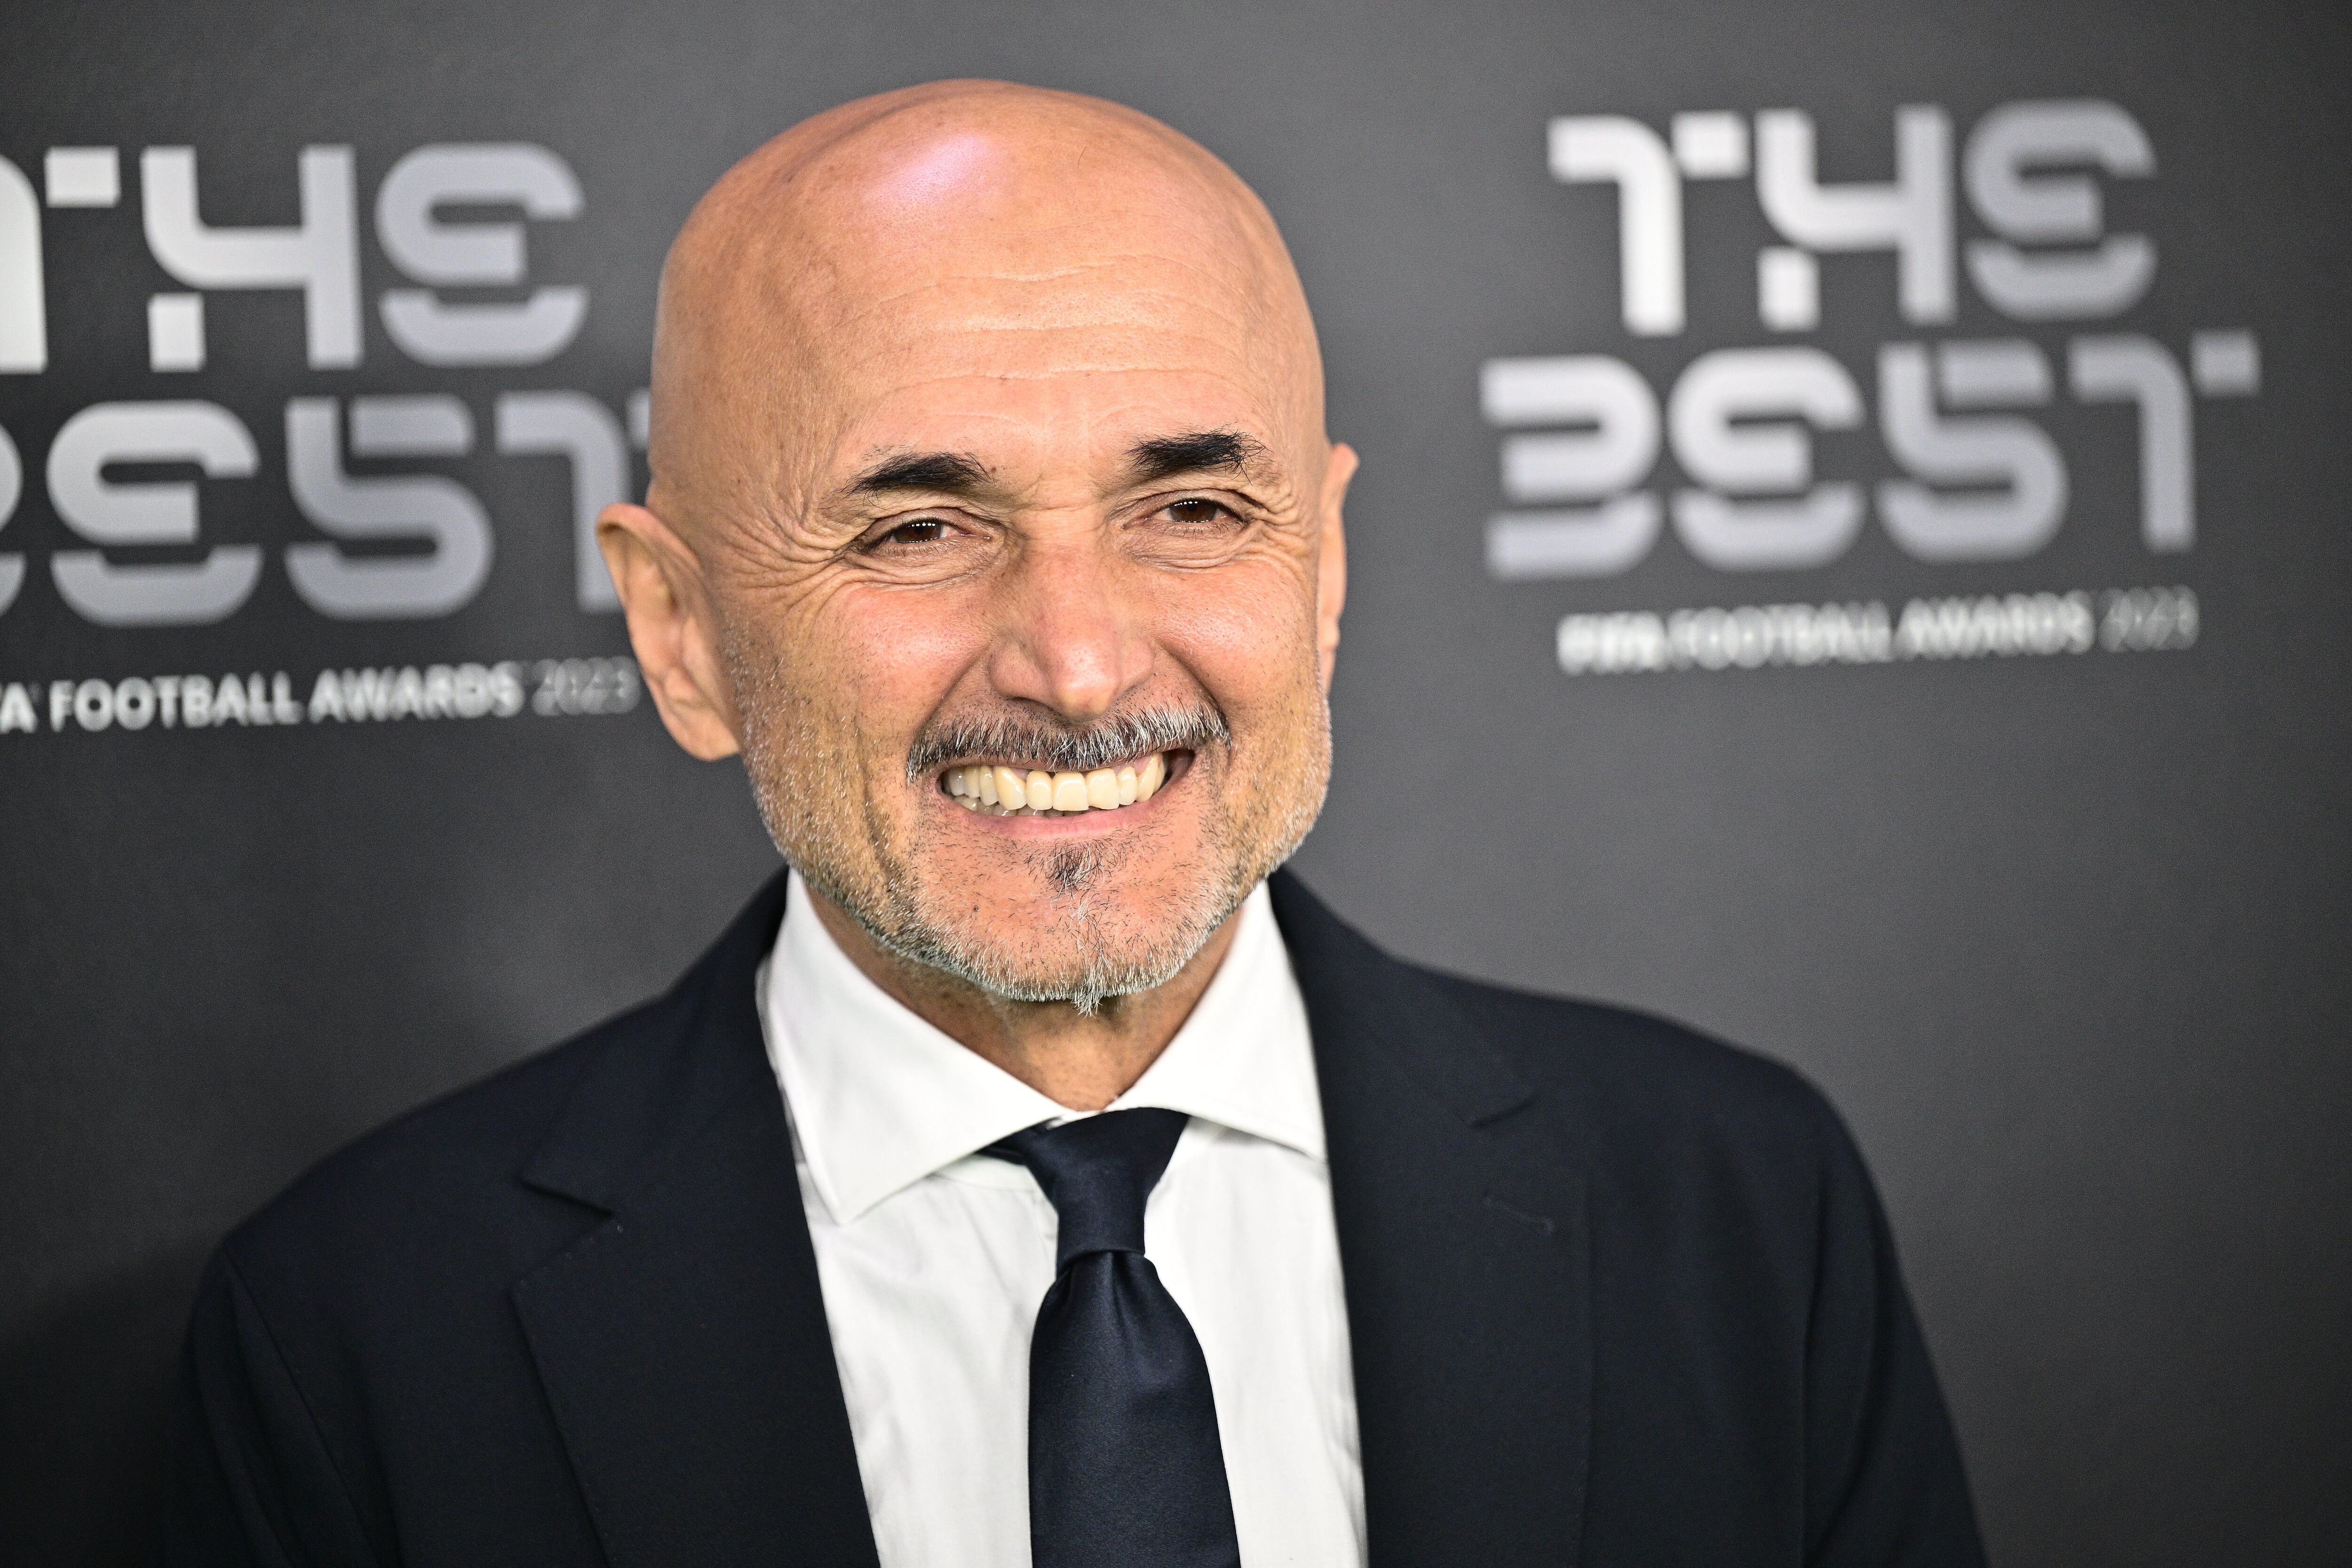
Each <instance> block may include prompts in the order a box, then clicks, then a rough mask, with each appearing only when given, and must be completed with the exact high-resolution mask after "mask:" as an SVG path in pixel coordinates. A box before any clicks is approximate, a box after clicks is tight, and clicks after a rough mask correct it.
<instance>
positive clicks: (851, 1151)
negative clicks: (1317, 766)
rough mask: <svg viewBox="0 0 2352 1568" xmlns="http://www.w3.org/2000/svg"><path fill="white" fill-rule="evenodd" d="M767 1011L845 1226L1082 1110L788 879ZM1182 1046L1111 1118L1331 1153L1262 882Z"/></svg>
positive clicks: (829, 1198) (803, 1134)
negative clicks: (992, 1054)
mask: <svg viewBox="0 0 2352 1568" xmlns="http://www.w3.org/2000/svg"><path fill="white" fill-rule="evenodd" d="M787 900H788V901H787V904H786V908H785V913H784V922H783V926H782V930H781V931H778V933H777V936H776V945H775V948H774V950H773V952H772V953H771V954H770V955H769V959H768V962H767V963H766V964H765V965H763V966H762V974H761V1008H760V1011H761V1021H762V1023H763V1024H764V1025H765V1026H766V1030H767V1037H768V1039H767V1043H768V1057H769V1060H770V1062H771V1063H772V1065H773V1067H774V1068H775V1072H776V1079H777V1081H778V1082H779V1083H780V1084H781V1085H782V1089H783V1093H784V1100H785V1103H786V1104H787V1106H788V1107H789V1108H790V1110H791V1112H792V1118H793V1133H794V1135H795V1137H796V1139H797V1140H798V1142H799V1145H800V1151H801V1158H802V1159H803V1161H804V1162H805V1163H806V1164H807V1166H808V1171H809V1176H810V1179H811V1180H812V1181H813V1182H814V1184H815V1187H816V1190H817V1194H818V1195H819V1196H820V1197H821V1198H823V1199H824V1205H825V1208H826V1210H827V1212H829V1213H830V1214H831V1215H833V1218H834V1221H835V1224H839V1225H848V1224H850V1223H852V1222H854V1221H856V1219H857V1218H858V1217H859V1216H861V1215H864V1214H865V1213H866V1211H867V1210H869V1209H871V1208H873V1207H874V1205H877V1204H878V1203H880V1202H882V1201H883V1200H884V1199H885V1198H887V1197H889V1196H890V1195H891V1194H894V1193H897V1192H899V1191H901V1190H902V1189H904V1188H906V1187H908V1186H911V1185H913V1184H915V1183H916V1182H919V1181H920V1180H922V1179H923V1178H924V1177H925V1176H928V1175H930V1174H931V1173H934V1172H936V1171H939V1170H941V1169H943V1168H945V1167H946V1166H949V1165H951V1164H953V1163H955V1162H956V1161H958V1160H960V1159H961V1158H963V1157H964V1156H966V1155H968V1154H971V1153H973V1152H977V1151H979V1150H982V1149H984V1148H986V1147H988V1145H990V1144H991V1143H993V1142H997V1141H998V1140H999V1139H1001V1138H1003V1137H1005V1136H1006V1135H1008V1134H1010V1133H1013V1132H1017V1131H1020V1130H1021V1129H1023V1128H1024V1127H1034V1126H1035V1125H1036V1124H1037V1123H1038V1122H1040V1121H1067V1120H1069V1119H1070V1117H1071V1116H1072V1115H1073V1114H1074V1113H1073V1112H1072V1111H1070V1110H1067V1109H1066V1107H1063V1106H1061V1105H1057V1104H1055V1102H1054V1101H1053V1100H1048V1099H1047V1098H1046V1097H1045V1096H1044V1095H1042V1094H1040V1093H1038V1092H1037V1091H1036V1090H1035V1089H1031V1088H1030V1087H1029V1086H1028V1085H1026V1084H1024V1083H1023V1082H1022V1081H1021V1080H1020V1079H1016V1078H1014V1077H1013V1075H1012V1074H1010V1073H1008V1072H1006V1071H1004V1070H1003V1068H998V1067H995V1066H993V1065H992V1064H991V1063H989V1062H987V1061H985V1060H983V1059H982V1058H981V1057H979V1056H978V1055H976V1054H974V1053H973V1052H971V1051H970V1050H967V1049H966V1048H965V1047H962V1046H961V1045H959V1044H957V1043H956V1042H955V1041H954V1040H953V1039H951V1038H950V1037H948V1036H947V1035H945V1034H943V1033H941V1032H940V1030H938V1029H936V1028H934V1027H932V1026H930V1025H929V1024H928V1023H926V1022H924V1021H923V1019H921V1018H920V1017H919V1016H916V1014H915V1013H914V1012H913V1011H911V1010H910V1009H908V1007H906V1006H904V1005H901V1004H900V1003H899V1002H898V1001H897V1000H895V999H894V998H892V997H891V996H890V995H889V994H887V993H886V992H885V991H884V990H883V989H882V988H881V987H880V986H878V985H877V984H874V982H873V981H871V980H869V979H867V978H866V974H865V973H864V972H863V971H861V970H860V969H859V968H858V967H857V965H856V963H854V962H853V961H852V960H851V959H850V957H849V955H848V954H847V953H846V952H843V951H842V950H841V946H840V944H839V943H838V942H835V941H834V940H833V933H832V932H830V931H827V930H825V928H824V922H823V921H820V920H818V919H817V918H816V913H815V911H814V910H813V909H811V908H810V905H809V893H808V889H807V887H806V886H805V885H804V884H803V882H802V881H801V879H800V875H799V873H797V872H795V873H793V877H792V884H791V888H790V889H789V891H788V894H787ZM1234 921H1236V922H1238V923H1237V925H1236V928H1235V930H1234V940H1233V943H1232V945H1231V946H1230V947H1228V948H1227V949H1226V951H1225V957H1224V962H1223V963H1221V964H1220V965H1218V968H1217V973H1216V974H1215V975H1214V977H1213V978H1212V979H1211V980H1210V982H1209V984H1208V987H1207V988H1206V989H1205V990H1204V991H1202V994H1201V999H1200V1001H1199V1002H1197V1003H1195V1004H1194V1005H1193V1007H1192V1016H1190V1017H1188V1018H1186V1019H1185V1020H1184V1024H1183V1026H1182V1027H1181V1028H1180V1029H1178V1030H1177V1032H1176V1037H1175V1038H1174V1039H1172V1040H1171V1041H1170V1042H1169V1043H1168V1048H1167V1049H1166V1050H1164V1051H1162V1052H1161V1053H1160V1057H1159V1058H1158V1059H1157V1060H1155V1061H1154V1062H1153V1063H1152V1064H1151V1066H1150V1068H1147V1069H1145V1071H1144V1074H1143V1076H1142V1077H1141V1078H1139V1079H1137V1080H1136V1081H1135V1084H1134V1085H1133V1087H1131V1088H1130V1089H1128V1091H1127V1092H1126V1093H1125V1094H1123V1095H1121V1096H1119V1098H1118V1099H1117V1100H1113V1101H1112V1102H1111V1109H1112V1110H1130V1109H1133V1108H1135V1107H1139V1106H1157V1107H1160V1108H1162V1109H1165V1110H1181V1111H1183V1112H1185V1113H1186V1114H1187V1115H1190V1116H1193V1117H1196V1118H1199V1119H1202V1120H1203V1121H1213V1122H1216V1123H1218V1124H1219V1125H1221V1126H1224V1127H1229V1128H1232V1129H1233V1130H1234V1131H1237V1132H1244V1133H1248V1134H1250V1135H1252V1136H1255V1137H1258V1138H1265V1139H1268V1140H1271V1141H1273V1142H1277V1143H1281V1144H1284V1145H1286V1146H1287V1147H1289V1148H1292V1149H1295V1150H1297V1151H1298V1152H1300V1153H1302V1154H1305V1155H1307V1156H1308V1157H1309V1158H1311V1159H1316V1160H1321V1159H1322V1158H1323V1157H1324V1142H1323V1112H1322V1103H1321V1100H1319V1098H1318V1094H1317V1090H1316V1083H1315V1058H1314V1051H1313V1048H1312V1046H1311V1044H1310V1040H1309V1037H1308V1035H1307V1007H1306V1004H1305V1002H1304V1000H1303V999H1302V998H1301V997H1300V995H1299V994H1298V983H1297V978H1296V977H1295V976H1294V975H1293V974H1292V973H1291V968H1290V955H1289V953H1288V952H1287V951H1286V950H1285V948H1284V947H1283V945H1282V933H1281V931H1280V929H1279V928H1278V927H1277V926H1276V923H1275V920H1274V908H1273V904H1272V901H1271V900H1269V899H1268V897H1267V895H1266V890H1265V885H1264V884H1262V883H1261V884H1260V885H1259V886H1258V887H1257V889H1255V890H1254V891H1253V892H1252V893H1251V894H1250V896H1249V897H1248V898H1247V899H1245V900H1243V903H1242V907H1241V908H1240V909H1239V910H1236V911H1235V912H1234Z"/></svg>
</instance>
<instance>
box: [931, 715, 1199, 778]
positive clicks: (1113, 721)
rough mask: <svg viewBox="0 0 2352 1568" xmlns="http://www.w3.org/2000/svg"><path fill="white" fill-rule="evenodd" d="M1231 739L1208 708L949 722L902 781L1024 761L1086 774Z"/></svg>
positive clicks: (938, 727) (935, 730)
mask: <svg viewBox="0 0 2352 1568" xmlns="http://www.w3.org/2000/svg"><path fill="white" fill-rule="evenodd" d="M1232 740H1233V731H1231V730H1230V729H1228V728H1227V727H1226V725H1225V717H1224V715H1223V714H1222V713H1220V712H1218V711H1217V710H1215V709H1213V708H1146V709H1142V710H1138V711H1136V712H1133V713H1122V714H1115V715H1113V716H1111V717H1109V718H1105V719H1097V720H1096V721H1094V722H1093V723H1090V724H1083V725H1077V726H1067V725H1056V724H1047V723H1040V722H1037V721H1032V720H1024V719H1013V718H998V719H950V720H948V721H944V722H942V723H940V724H938V725H935V726H934V727H932V728H930V729H929V730H926V731H924V732H923V733H922V734H921V735H919V736H918V737H917V738H916V741H915V743H914V745H913V747H912V748H911V749H909V750H908V752H907V782H908V784H920V783H921V782H922V781H923V779H924V778H925V776H927V775H928V774H929V773H932V772H934V771H936V770H937V769H939V768H941V767H944V766H945V765H947V764H948V763H962V762H1002V763H1015V762H1018V763H1027V764H1029V765H1030V766H1031V767H1034V768H1036V769H1038V770H1040V771H1042V772H1045V773H1092V772H1093V771H1094V770H1095V769H1097V768H1105V767H1109V766H1110V765H1111V764H1112V763H1123V762H1126V761H1128V760H1129V758H1132V757H1137V756H1140V755H1143V754H1144V753H1146V752H1178V751H1188V752H1197V751H1200V750H1202V748H1204V747H1207V746H1211V745H1224V744H1227V743H1229V742H1231V741H1232Z"/></svg>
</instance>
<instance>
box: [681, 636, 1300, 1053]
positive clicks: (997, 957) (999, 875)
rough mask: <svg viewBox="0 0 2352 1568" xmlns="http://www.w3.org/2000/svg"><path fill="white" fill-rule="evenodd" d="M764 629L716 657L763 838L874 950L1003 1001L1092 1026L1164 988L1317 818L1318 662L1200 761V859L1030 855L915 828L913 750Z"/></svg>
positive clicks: (1032, 851)
mask: <svg viewBox="0 0 2352 1568" xmlns="http://www.w3.org/2000/svg"><path fill="white" fill-rule="evenodd" d="M730 631H736V628H735V627H733V626H731V625H730ZM759 631H760V628H757V627H756V626H753V627H744V628H742V629H741V631H740V632H737V635H732V636H729V637H724V638H722V651H723V655H724V658H725V659H726V662H727V666H728V669H729V673H730V679H731V680H732V682H733V685H734V694H735V700H736V707H737V712H738V714H739V715H740V723H741V725H742V731H743V735H742V741H743V757H744V765H745V768H746V771H747V772H748V773H749V774H750V779H751V786H752V790H753V794H754V796H755V798H756V800H757V802H758V805H759V808H760V813H761V818H762V820H763V821H764V823H765V824H766V826H767V829H768V834H769V837H771V838H772V840H773V841H774V842H775V844H776V847H777V848H778V849H779V850H781V851H782V854H783V856H784V858H786V859H787V860H788V861H789V862H791V864H792V865H793V867H794V868H796V869H797V870H798V871H799V872H800V873H801V875H802V876H803V878H804V879H806V880H807V881H808V882H809V884H810V885H811V886H812V887H813V888H814V889H816V890H817V891H819V892H821V893H823V894H824V895H825V896H826V897H827V898H829V899H831V900H833V901H834V902H835V904H836V905H838V906H839V907H840V908H841V909H842V910H845V912H846V913H847V914H849V915H850V917H851V918H852V919H854V920H856V921H857V923H858V924H859V925H860V926H862V927H863V928H864V929H865V930H866V931H867V932H868V933H869V934H870V935H872V936H873V937H874V939H875V940H876V941H877V942H879V943H880V944H881V945H882V946H884V947H885V948H887V949H888V950H890V951H892V952H897V953H898V954H899V955H900V956H902V957H905V958H908V959H911V960H914V961H916V962H919V963H925V964H929V965H930V966H932V967H935V968H938V969H941V970H944V971H946V972H947V973H951V974H955V975H957V976H959V977H961V978H962V979H964V980H966V981H968V982H970V983H971V984H976V985H978V986H980V987H981V988H982V989H983V990H985V991H988V992H991V993H992V994H998V995H1003V996H1011V997H1014V998H1017V999H1021V1000H1027V1001H1047V1000H1068V1001H1071V1002H1074V1003H1076V1005H1079V1006H1080V1007H1081V1008H1087V1009H1090V1008H1091V1007H1092V1006H1093V1005H1096V1003H1097V1002H1098V1001H1099V1000H1100V999H1101V998H1103V997H1106V996H1111V995H1118V994H1128V993H1130V992H1134V991H1139V990H1144V989H1149V988H1150V987H1151V986H1155V985H1158V984H1162V983H1164V982H1165V981H1166V980H1167V979H1168V978H1170V977H1171V976H1172V975H1173V974H1174V973H1176V972H1177V971H1178V970H1179V969H1181V967H1182V966H1183V964H1184V963H1188V962H1189V961H1190V960H1191V958H1192V955H1193V954H1194V953H1195V952H1198V951H1199V949H1200V947H1201V944H1202V943H1203V942H1206V941H1207V940H1208V938H1209V937H1210V936H1211V935H1212V934H1213V932H1214V931H1215V930H1216V929H1217V927H1218V926H1219V925H1220V924H1221V923H1222V922H1223V921H1224V919H1225V918H1226V917H1227V916H1228V915H1230V914H1231V913H1232V912H1233V910H1234V908H1235V907H1237V906H1238V905H1239V903H1240V901H1241V900H1242V899H1243V898H1244V897H1245V896H1247V894H1248V892H1249V890H1250V889H1252V888H1254V887H1255V886H1256V885H1257V882H1258V881H1259V880H1260V879H1262V878H1263V877H1264V876H1265V874H1266V873H1267V872H1268V871H1270V870H1272V869H1273V868H1274V867H1275V866H1276V865H1278V864H1280V863H1281V861H1282V860H1283V859H1284V858H1286V857H1287V856H1288V855H1289V853H1290V852H1291V851H1292V850H1293V849H1295V848H1296V847H1297V844H1298V842H1299V840H1300V839H1301V838H1303V837H1305V836H1306V833H1307V828H1308V827H1310V826H1312V825H1313V823H1314V820H1315V817H1316V816H1317V814H1318V812H1319V810H1320V808H1321V805H1322V801H1323V794H1324V787H1325V784H1326V783H1327V782H1328V774H1329V761H1330V746H1329V721H1328V709H1327V707H1326V705H1325V704H1324V701H1323V699H1322V689H1321V685H1320V682H1319V680H1318V679H1317V671H1316V667H1315V663H1314V660H1313V658H1312V652H1311V649H1307V650H1306V651H1305V652H1303V653H1302V652H1301V651H1300V650H1297V649H1293V648H1285V649H1283V650H1282V657H1283V658H1285V659H1286V662H1296V663H1297V666H1298V668H1297V671H1296V672H1295V675H1296V678H1295V679H1291V680H1289V681H1286V682H1283V683H1282V684H1281V687H1280V689H1279V690H1278V691H1276V692H1269V693H1267V694H1266V698H1267V700H1265V701H1264V702H1263V704H1262V705H1261V706H1260V707H1259V709H1258V710H1257V711H1256V712H1255V714H1254V715H1252V716H1251V717H1250V721H1248V722H1246V723H1245V724H1244V725H1243V726H1242V727H1241V729H1240V731H1239V732H1237V733H1235V734H1234V737H1233V742H1232V744H1231V745H1229V746H1223V745H1221V746H1216V747H1213V748H1211V749H1210V750H1208V751H1205V752H1196V755H1195V762H1194V766H1195V767H1196V768H1199V769H1200V770H1201V773H1200V776H1199V777H1197V778H1195V779H1193V780H1192V789H1193V790H1194V791H1195V792H1197V793H1196V794H1195V795H1194V798H1193V799H1192V802H1191V803H1190V806H1189V810H1188V813H1187V815H1188V816H1189V817H1190V819H1191V821H1192V825H1193V826H1192V831H1191V832H1190V833H1188V834H1186V835H1185V837H1187V838H1188V839H1189V840H1190V842H1188V843H1185V844H1182V845H1181V846H1180V845H1177V844H1174V843H1172V842H1171V838H1172V837H1173V836H1174V834H1175V833H1177V832H1178V831H1180V830H1179V829H1178V828H1177V827H1176V826H1175V823H1176V821H1177V820H1180V819H1171V820H1169V821H1167V822H1164V823H1163V822H1156V821H1154V820H1153V819H1151V818H1149V817H1145V818H1139V819H1138V820H1137V821H1136V822H1135V823H1134V825H1133V826H1132V827H1129V828H1124V829H1122V830H1121V831H1119V832H1118V833H1116V834H1114V835H1111V836H1108V837H1101V838H1094V839H1089V840H1087V841H1083V842H1079V843H1067V842H1064V843H1054V842H1050V841H1048V842H1030V843H1020V842H1017V841H1013V840H1009V839H1005V838H1000V837H994V836H987V837H982V836H978V835H974V834H971V833H970V832H966V831H956V829H959V828H961V826H962V824H961V823H959V822H957V821H956V820H955V819H954V818H952V817H949V816H945V814H943V813H939V812H929V811H926V810H924V809H923V808H922V803H921V802H920V801H919V799H918V798H916V796H915V795H914V793H913V792H914V790H916V789H919V788H920V787H922V786H923V784H924V783H926V782H928V781H917V782H916V783H915V784H913V785H911V786H910V784H909V781H908V778H907V776H906V768H907V755H908V746H910V745H911V744H912V740H911V738H910V737H904V736H886V735H881V734H877V733H876V732H874V731H872V730H871V729H870V728H869V727H868V726H867V725H866V722H865V721H864V719H865V716H864V714H863V711H862V710H861V708H860V705H859V704H858V703H857V702H856V700H855V699H854V691H855V686H854V683H852V682H848V681H845V680H842V679H838V678H837V677H836V676H835V675H833V674H832V673H830V672H828V671H825V670H824V669H822V668H809V667H808V665H807V663H806V662H805V661H793V660H792V659H791V658H790V657H789V654H788V652H787V650H786V649H785V647H783V643H782V639H780V638H777V637H772V636H765V635H757V634H758V632H759ZM747 633H748V634H752V635H744V634H747ZM828 693H838V694H840V695H839V696H835V697H828V695H827V694H828Z"/></svg>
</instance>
